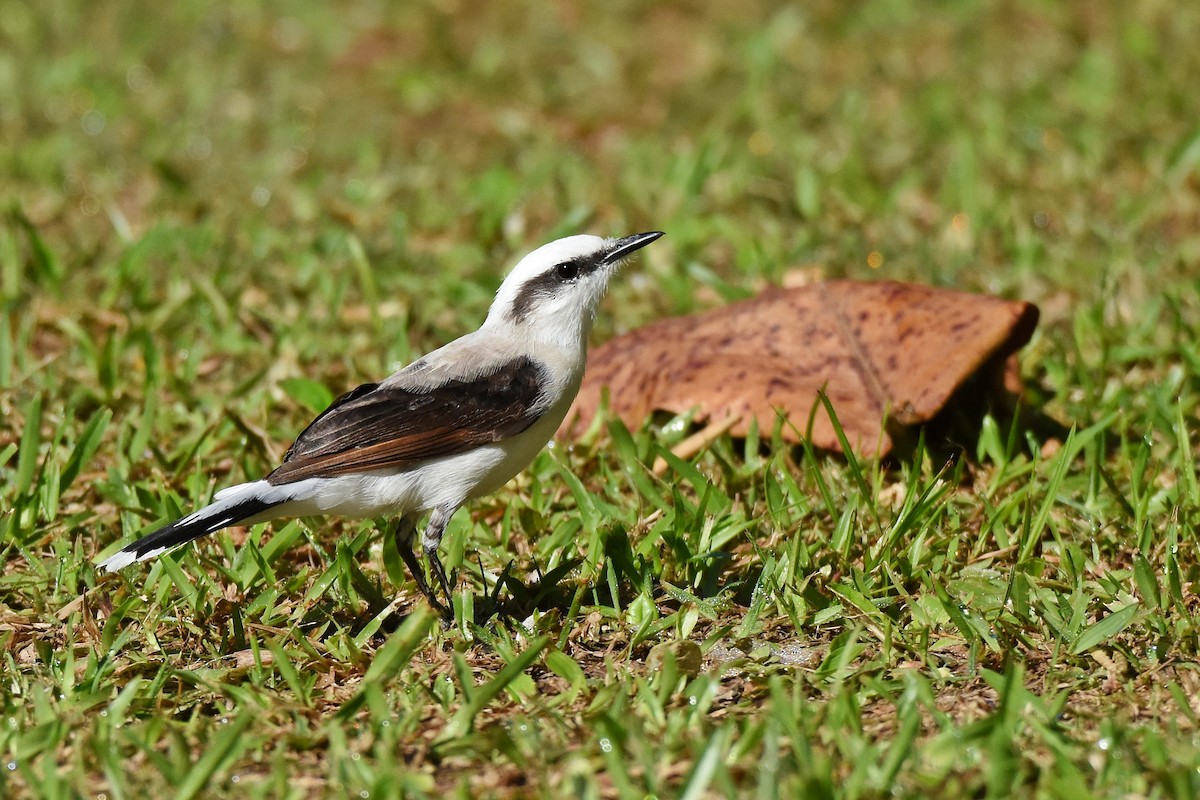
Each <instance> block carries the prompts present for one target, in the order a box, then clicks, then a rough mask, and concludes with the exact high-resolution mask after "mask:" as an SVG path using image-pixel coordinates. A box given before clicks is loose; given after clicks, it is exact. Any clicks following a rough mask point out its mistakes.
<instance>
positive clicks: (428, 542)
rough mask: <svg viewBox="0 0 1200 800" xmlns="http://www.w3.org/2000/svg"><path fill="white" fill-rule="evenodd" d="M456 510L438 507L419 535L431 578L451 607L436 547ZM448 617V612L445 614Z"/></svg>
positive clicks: (443, 569) (446, 580)
mask: <svg viewBox="0 0 1200 800" xmlns="http://www.w3.org/2000/svg"><path fill="white" fill-rule="evenodd" d="M457 510H458V506H439V507H437V508H435V509H434V510H433V513H432V514H430V515H429V522H428V523H427V524H426V525H425V532H424V533H422V534H421V549H422V550H424V551H425V558H426V559H428V561H429V568H430V570H432V572H433V576H434V577H435V578H437V582H438V583H439V584H440V585H441V587H442V594H444V595H445V596H446V603H447V604H449V605H450V606H451V607H453V605H454V600H453V599H452V598H451V597H450V581H449V579H448V578H447V577H446V568H445V567H443V566H442V560H441V559H440V558H438V552H437V551H438V546H439V545H440V544H441V543H442V534H444V533H445V532H446V524H447V523H448V522H450V517H452V516H454V512H455V511H457ZM431 599H432V598H431ZM446 615H447V616H450V612H449V611H447V612H446Z"/></svg>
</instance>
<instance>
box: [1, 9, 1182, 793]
mask: <svg viewBox="0 0 1200 800" xmlns="http://www.w3.org/2000/svg"><path fill="white" fill-rule="evenodd" d="M1198 41H1200V4H1195V3H1163V2H1157V1H1156V0H1136V1H1135V2H1131V3H1121V4H1115V3H1114V4H1103V3H1101V4H1098V3H1091V2H1084V1H1083V0H1076V1H1073V2H1065V3H1050V2H1042V0H1010V1H1009V2H993V3H989V2H972V1H970V0H955V1H954V2H946V3H937V4H932V3H931V4H916V3H903V2H897V1H896V0H878V1H876V0H868V1H867V2H863V3H855V4H847V3H836V2H814V3H806V4H796V5H787V4H778V3H768V2H762V1H761V0H742V1H741V2H731V1H730V0H714V2H708V3H657V4H635V3H629V2H621V1H620V0H618V2H614V3H608V4H588V5H583V4H568V3H560V4H547V3H544V2H514V3H503V4H501V3H490V4H479V3H466V2H462V0H439V2H436V3H430V4H404V5H400V4H397V7H395V8H393V7H391V6H390V5H389V4H383V3H356V4H350V3H340V2H335V3H320V4H317V3H311V4H301V3H285V2H274V3H267V4H256V3H253V2H247V3H232V4H220V5H213V4H209V3H201V2H197V0H183V2H178V3H169V4H149V3H144V4H121V3H84V2H62V1H60V0H47V2H31V3H23V2H17V1H16V0H4V2H0V98H2V99H0V156H2V163H0V199H2V200H3V207H2V208H0V298H2V305H0V319H2V324H0V555H2V557H3V572H2V574H0V652H2V653H3V660H2V662H0V679H2V680H0V686H2V688H0V704H2V706H3V716H2V719H0V795H2V796H5V797H23V796H44V797H89V798H104V800H110V799H116V798H138V797H168V796H177V797H182V798H192V797H201V796H218V797H219V796H237V797H243V796H249V797H318V796H323V795H328V796H336V797H362V798H388V797H400V796H406V797H439V796H447V795H449V796H456V797H457V796H462V797H468V796H470V797H475V796H500V797H513V796H538V797H562V796H568V795H575V796H580V797H589V798H593V797H595V798H599V797H621V798H625V797H629V798H642V797H647V796H656V797H684V798H689V799H694V798H703V797H722V796H735V795H736V796H745V797H756V798H774V797H783V798H792V797H810V798H822V797H829V798H834V797H836V798H874V797H889V798H894V797H904V798H924V797H935V798H936V797H945V798H958V797H989V798H993V797H1008V796H1014V797H1044V798H1059V797H1061V798H1084V797H1102V798H1181V799H1182V798H1193V797H1196V796H1198V795H1200V747H1198V742H1200V738H1198V737H1200V729H1198V725H1200V669H1198V663H1197V655H1198V652H1200V550H1198V544H1200V541H1198V539H1200V537H1198V534H1197V526H1198V524H1200V485H1198V481H1197V470H1196V463H1197V447H1198V446H1200V422H1198V414H1200V401H1198V396H1200V344H1198V341H1200V277H1198V276H1200V90H1198V89H1197V85H1198V84H1197V78H1198V76H1200V48H1197V47H1196V42H1198ZM651 229H659V230H664V231H666V232H667V234H668V235H667V237H666V238H664V239H663V240H662V241H661V242H659V243H656V244H655V245H654V246H653V247H650V248H647V249H646V250H645V251H643V253H642V257H641V258H640V259H639V260H638V261H637V262H635V264H634V265H633V266H632V268H630V269H627V270H626V272H625V273H624V274H622V275H621V276H620V277H619V278H618V279H617V281H616V282H615V283H614V286H613V288H612V291H611V292H610V295H609V297H608V299H607V300H606V301H605V303H604V305H603V307H602V311H601V314H600V317H599V319H598V321H597V326H596V332H595V338H596V340H597V341H600V340H603V339H606V338H608V337H611V336H612V335H614V334H616V333H618V332H620V331H623V330H628V329H630V328H632V327H635V326H637V325H640V324H643V323H647V322H649V321H652V320H655V319H659V318H661V317H663V316H666V315H670V314H679V313H686V312H690V311H695V310H699V309H704V308H711V307H714V306H716V305H719V304H721V303H723V302H726V301H728V300H731V299H735V298H740V297H744V296H746V295H748V294H749V293H751V292H753V291H755V290H757V289H758V288H761V287H762V286H765V285H768V284H771V283H779V282H782V281H783V280H784V279H785V277H788V276H794V275H795V274H797V273H798V274H802V275H805V276H808V277H810V278H812V277H830V278H833V277H847V276H848V277H855V278H862V279H874V278H892V279H898V280H909V281H917V282H921V283H928V284H933V285H937V286H946V287H953V288H957V289H964V290H970V291H980V292H989V293H993V294H998V295H1001V296H1004V297H1009V298H1014V299H1015V298H1019V299H1024V300H1029V301H1032V302H1034V303H1037V304H1038V305H1039V306H1040V308H1041V311H1042V321H1041V325H1040V327H1039V329H1038V332H1037V334H1036V335H1035V337H1034V339H1033V341H1032V342H1031V343H1030V345H1029V346H1028V347H1026V348H1025V350H1024V351H1022V354H1021V358H1022V361H1021V363H1022V373H1023V375H1024V377H1025V380H1026V382H1027V384H1028V385H1029V386H1030V387H1031V390H1030V392H1029V395H1028V397H1027V399H1026V402H1027V403H1029V404H1030V405H1032V406H1033V407H1034V408H1036V409H1037V410H1038V411H1040V412H1042V413H1044V414H1046V415H1048V416H1050V417H1053V418H1055V419H1057V420H1058V421H1060V422H1062V423H1063V424H1064V425H1066V426H1068V427H1072V428H1073V431H1072V433H1071V434H1070V435H1065V436H1062V437H1056V438H1051V437H1048V436H1045V435H1040V434H1038V433H1036V432H1035V431H1031V430H1027V429H1025V428H1022V427H1020V426H1010V425H1008V424H1006V423H1004V422H1003V421H997V420H992V419H988V420H987V421H986V422H985V424H984V426H983V428H982V431H981V433H980V435H979V437H978V441H970V442H967V443H963V444H964V451H963V453H962V455H961V457H958V458H954V459H952V460H950V461H948V462H947V461H946V460H945V459H944V458H943V457H942V456H934V455H931V453H932V452H934V450H933V448H931V449H930V450H929V451H921V450H919V451H918V452H917V453H916V454H915V455H912V456H910V457H907V458H906V459H904V460H890V461H884V462H876V461H861V462H860V461H855V460H854V459H849V460H848V459H846V458H842V457H838V456H828V455H824V454H820V453H812V452H809V451H806V450H805V449H804V448H793V447H788V446H786V445H783V444H780V443H777V442H776V443H775V444H772V442H771V438H772V437H771V436H770V435H768V434H769V432H764V433H763V436H762V437H761V440H760V441H750V442H746V441H743V440H730V439H728V438H724V439H720V440H718V441H716V442H715V443H714V444H713V445H712V446H711V447H709V448H708V449H707V450H705V451H704V452H703V453H701V454H699V455H697V456H695V457H694V458H693V459H690V460H686V461H685V460H680V459H673V460H669V464H668V470H667V471H666V473H665V474H664V475H663V476H661V477H656V476H655V474H654V473H653V472H652V471H651V465H652V464H653V463H654V461H655V459H656V457H658V456H660V455H662V454H663V453H668V452H669V450H670V448H671V446H672V445H673V444H674V443H675V442H677V441H678V440H679V439H680V438H682V437H683V436H684V435H685V434H686V431H685V430H684V429H683V427H682V426H681V425H679V424H668V425H666V426H665V427H663V426H660V427H650V426H646V427H644V428H642V429H639V430H633V431H628V430H625V429H624V428H623V427H621V426H620V425H619V424H616V423H613V424H610V425H608V426H607V427H605V428H603V429H601V430H599V431H598V433H597V435H596V436H594V437H592V438H590V439H588V440H585V441H583V442H581V443H578V444H575V445H573V446H567V443H559V444H558V446H556V447H553V448H551V449H548V450H547V451H545V452H543V453H542V454H541V455H540V456H539V457H538V458H537V460H536V461H535V462H534V464H533V466H532V467H531V468H530V469H529V470H527V471H526V472H525V473H523V474H522V475H521V476H520V477H519V478H518V479H517V480H515V481H514V482H513V483H511V484H510V485H509V486H507V487H506V488H505V489H503V490H502V491H500V492H498V493H497V494H496V495H495V496H493V497H490V498H487V499H485V500H483V501H481V502H478V503H476V504H475V505H473V506H472V507H470V509H469V511H467V510H464V511H462V512H460V513H459V514H458V515H457V516H456V517H455V518H454V520H453V521H452V523H451V527H450V532H449V535H448V537H447V545H446V549H445V551H444V558H445V561H446V564H447V566H448V567H449V568H451V569H453V570H456V571H457V574H458V576H459V584H458V593H457V595H456V598H455V603H456V606H457V610H458V620H459V622H458V623H457V624H456V626H455V627H453V628H451V629H450V630H442V629H441V627H440V626H439V625H438V624H437V623H436V620H435V619H434V618H433V616H432V615H431V614H430V613H429V612H428V610H427V608H426V606H425V603H424V601H423V600H422V599H421V597H420V595H419V593H418V592H417V591H416V588H415V586H414V585H413V584H412V582H411V581H409V580H408V579H406V578H405V577H404V576H403V572H402V570H401V566H400V562H399V559H398V557H397V555H396V553H395V552H394V551H393V550H392V549H391V547H390V546H389V547H388V548H384V546H383V544H382V540H381V537H380V536H379V535H378V533H377V531H376V527H375V526H374V525H373V524H372V523H369V522H363V523H353V522H345V521H339V520H332V519H331V520H298V521H293V522H289V523H286V524H285V523H279V524H274V525H268V526H257V527H255V528H253V529H249V530H247V529H233V530H230V531H226V532H222V533H220V534H218V535H215V536H213V537H211V538H209V539H207V540H205V541H203V542H200V543H199V544H198V545H197V546H190V547H187V548H184V549H182V550H181V551H178V552H176V553H173V554H171V555H170V556H168V557H165V558H162V559H159V560H157V561H155V562H154V563H152V564H147V565H139V566H138V567H136V568H129V569H126V570H124V571H123V572H122V574H121V575H120V576H119V577H112V578H109V577H106V578H105V579H103V580H102V579H101V578H100V577H99V576H98V575H97V574H96V571H95V569H94V567H93V566H92V563H93V559H94V557H95V556H96V555H97V554H99V553H100V552H101V551H106V552H112V551H113V549H114V548H115V546H116V543H117V542H118V541H121V542H124V541H129V540H131V539H132V538H133V537H135V536H136V535H138V534H139V533H142V532H146V531H148V530H150V529H151V528H153V527H154V526H156V525H157V524H159V523H161V522H162V521H164V520H166V519H168V518H173V517H175V516H177V515H179V514H181V513H184V512H186V511H187V510H189V509H191V508H193V507H196V506H198V505H200V504H203V503H204V502H205V501H206V500H208V499H209V498H210V497H211V496H212V494H213V493H214V492H215V491H217V490H218V489H220V488H222V487H224V486H228V485H230V484H233V483H237V482H241V481H243V480H247V479H251V478H257V477H260V476H262V475H263V474H264V473H265V472H267V471H268V470H269V469H270V468H271V467H272V466H273V465H274V464H275V463H276V459H277V458H278V457H279V456H280V454H281V453H282V452H283V450H284V448H286V446H287V445H288V443H289V442H290V441H291V439H292V437H293V436H294V435H295V434H296V433H297V432H298V431H299V430H300V429H301V427H302V426H303V425H304V424H305V423H306V422H307V421H308V420H309V419H310V418H311V416H312V414H313V413H314V411H315V410H319V408H320V406H321V405H322V403H323V402H324V401H325V400H326V399H327V398H328V397H329V396H330V394H331V393H340V392H342V391H345V390H347V389H349V388H351V387H353V386H355V385H357V384H358V383H361V382H363V381H367V380H377V379H379V378H380V377H382V376H384V375H386V374H387V373H388V372H390V371H391V370H392V369H393V368H394V367H395V366H396V365H398V364H402V363H406V362H407V361H409V360H411V359H412V358H414V357H415V356H417V355H419V354H421V353H423V352H426V351H428V350H430V349H433V348H434V347H437V346H438V345H440V344H442V343H444V342H446V341H449V340H450V339H451V338H454V337H456V336H458V335H460V334H462V333H464V332H466V331H468V330H471V329H474V328H475V327H476V326H477V325H478V324H479V323H480V322H481V321H482V319H483V315H484V313H485V312H486V309H487V306H488V303H489V301H490V298H491V294H492V293H493V292H494V290H495V288H496V287H497V286H498V285H499V282H500V279H501V277H502V275H503V273H504V271H505V270H506V269H507V268H508V267H509V266H511V265H512V264H513V263H514V262H515V260H516V258H518V257H519V256H520V255H522V254H523V253H525V252H526V251H528V250H530V249H532V248H533V247H535V246H537V245H538V244H541V243H543V242H545V241H548V240H550V239H552V238H555V237H557V236H560V235H565V234H568V233H576V232H592V233H598V234H603V235H624V234H628V233H633V232H637V231H642V230H651ZM944 450H945V448H944V447H941V448H939V449H938V450H937V451H936V452H943V451H944ZM393 601H394V602H393ZM496 603H498V604H499V606H500V608H501V611H502V612H503V613H502V614H501V615H500V616H499V617H497V616H495V615H492V614H491V611H492V610H493V608H494V604H496ZM475 620H477V621H478V623H479V624H475V623H474V621H475Z"/></svg>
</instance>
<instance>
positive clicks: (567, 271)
mask: <svg viewBox="0 0 1200 800" xmlns="http://www.w3.org/2000/svg"><path fill="white" fill-rule="evenodd" d="M601 266H603V262H602V261H601V259H600V257H599V256H597V255H590V256H578V257H576V258H572V259H569V260H567V261H563V262H561V263H558V264H555V265H554V266H553V267H551V268H550V269H548V270H546V271H545V272H543V273H542V274H541V275H538V276H536V277H534V278H530V279H529V280H527V281H526V282H525V283H524V285H522V286H521V288H520V289H519V290H518V291H517V293H516V296H515V297H514V298H513V303H512V308H511V309H510V310H509V314H508V316H509V319H511V320H513V321H514V322H520V321H522V320H523V319H525V318H526V317H527V316H528V315H529V313H530V312H531V311H532V310H533V307H534V305H535V304H536V303H537V302H538V300H539V299H540V298H544V297H553V296H554V295H555V294H556V293H557V292H558V291H559V290H560V289H561V288H562V287H564V286H567V285H568V284H572V283H575V282H576V281H577V280H579V279H580V278H581V277H583V276H585V275H590V274H591V273H593V272H595V271H596V270H597V269H599V268H600V267H601Z"/></svg>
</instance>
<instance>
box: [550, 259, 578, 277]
mask: <svg viewBox="0 0 1200 800" xmlns="http://www.w3.org/2000/svg"><path fill="white" fill-rule="evenodd" d="M554 274H556V275H557V276H558V279H559V280H560V281H573V280H575V279H576V278H578V277H579V265H578V264H576V263H575V262H574V261H564V262H563V263H561V264H559V265H558V266H557V267H555V268H554Z"/></svg>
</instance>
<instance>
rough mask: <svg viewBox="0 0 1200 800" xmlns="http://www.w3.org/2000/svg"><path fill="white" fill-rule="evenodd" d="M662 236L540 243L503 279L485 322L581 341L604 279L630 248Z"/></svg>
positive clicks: (604, 286) (539, 335)
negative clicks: (539, 245) (540, 244)
mask: <svg viewBox="0 0 1200 800" xmlns="http://www.w3.org/2000/svg"><path fill="white" fill-rule="evenodd" d="M662 235H663V234H662V232H661V231H650V232H649V233H637V234H634V235H633V236H626V237H624V238H621V239H604V238H601V237H599V236H586V235H584V236H568V237H567V238H565V239H558V240H556V241H553V242H550V243H549V244H545V245H542V246H541V247H539V248H538V249H537V250H534V251H533V252H532V253H530V254H529V255H527V256H525V257H524V258H522V259H521V260H520V262H519V263H518V264H517V265H516V266H515V267H513V270H512V272H510V273H509V274H508V277H507V278H505V279H504V283H502V284H501V285H500V289H499V291H497V292H496V299H495V301H494V302H493V303H492V308H491V310H490V311H489V312H488V318H487V323H486V324H487V325H494V326H509V327H512V328H517V329H521V330H522V331H527V332H528V335H531V336H536V337H537V338H549V339H552V340H555V341H558V342H561V343H562V344H574V343H578V344H579V345H581V346H582V345H583V344H584V341H585V340H586V338H587V335H588V331H589V330H590V329H591V324H592V318H593V316H594V315H595V313H596V306H597V305H598V304H599V303H600V298H601V297H603V296H604V291H605V289H607V288H608V280H609V278H611V277H612V276H613V274H614V273H615V272H616V271H617V267H619V266H620V264H621V262H622V261H624V260H625V259H626V258H627V257H628V256H629V255H630V254H631V253H633V252H634V251H635V250H638V249H640V248H642V247H645V246H646V245H648V244H650V243H651V242H653V241H654V240H655V239H657V238H659V237H660V236H662Z"/></svg>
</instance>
